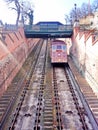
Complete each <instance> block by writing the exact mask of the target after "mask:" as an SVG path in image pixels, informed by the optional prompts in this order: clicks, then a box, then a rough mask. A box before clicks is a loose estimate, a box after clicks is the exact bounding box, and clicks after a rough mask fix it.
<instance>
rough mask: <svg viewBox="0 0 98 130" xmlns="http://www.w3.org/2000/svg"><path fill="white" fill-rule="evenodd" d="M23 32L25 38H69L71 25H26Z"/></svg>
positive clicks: (71, 30)
mask: <svg viewBox="0 0 98 130" xmlns="http://www.w3.org/2000/svg"><path fill="white" fill-rule="evenodd" d="M24 31H25V36H26V37H27V38H70V37H71V36H72V34H73V28H72V26H71V25H57V26H49V25H48V26H47V25H45V24H43V25H33V26H28V25H27V26H25V27H24Z"/></svg>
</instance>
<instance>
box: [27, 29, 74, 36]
mask: <svg viewBox="0 0 98 130" xmlns="http://www.w3.org/2000/svg"><path fill="white" fill-rule="evenodd" d="M25 35H26V38H70V37H71V36H72V31H60V32H32V31H26V32H25Z"/></svg>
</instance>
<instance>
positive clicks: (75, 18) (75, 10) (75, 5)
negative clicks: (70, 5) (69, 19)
mask: <svg viewBox="0 0 98 130" xmlns="http://www.w3.org/2000/svg"><path fill="white" fill-rule="evenodd" d="M74 6H75V21H77V8H76V7H77V4H74Z"/></svg>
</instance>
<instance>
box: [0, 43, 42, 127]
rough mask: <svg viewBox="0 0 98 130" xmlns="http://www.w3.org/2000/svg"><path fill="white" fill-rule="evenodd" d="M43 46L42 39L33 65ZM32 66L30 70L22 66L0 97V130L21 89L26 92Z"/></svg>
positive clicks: (32, 61) (32, 64)
mask: <svg viewBox="0 0 98 130" xmlns="http://www.w3.org/2000/svg"><path fill="white" fill-rule="evenodd" d="M41 46H42V41H40V44H39V48H38V49H37V46H36V47H35V48H34V50H37V51H36V52H35V54H34V55H35V56H34V57H33V58H32V60H31V66H32V67H34V64H35V62H36V60H35V61H34V58H35V59H36V58H37V56H38V53H39V51H40V48H41ZM34 50H33V51H34ZM26 62H27V61H26ZM29 64H30V63H29ZM26 65H27V64H26ZM27 66H28V65H27ZM31 66H29V70H28V68H25V67H24V66H23V67H22V68H23V69H22V70H21V71H20V72H19V73H18V74H17V78H15V79H14V80H13V82H12V84H11V85H10V86H9V87H8V89H7V91H6V92H5V93H4V94H3V96H2V97H1V98H0V130H4V127H5V125H6V121H7V120H8V118H9V115H10V114H11V111H12V108H13V106H14V103H15V102H16V99H17V98H18V96H19V93H20V92H21V91H22V93H23V95H24V93H25V89H26V87H27V86H28V83H29V80H30V75H31V71H30V67H31ZM24 71H25V73H24ZM21 77H22V78H21ZM28 77H29V78H28ZM24 86H25V87H24Z"/></svg>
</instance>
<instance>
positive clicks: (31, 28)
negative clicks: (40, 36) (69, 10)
mask: <svg viewBox="0 0 98 130" xmlns="http://www.w3.org/2000/svg"><path fill="white" fill-rule="evenodd" d="M24 29H25V31H40V32H42V31H44V32H50V31H65V30H72V29H73V27H72V25H59V26H56V27H53V26H44V25H43V26H39V25H32V26H30V25H25V26H24Z"/></svg>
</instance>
